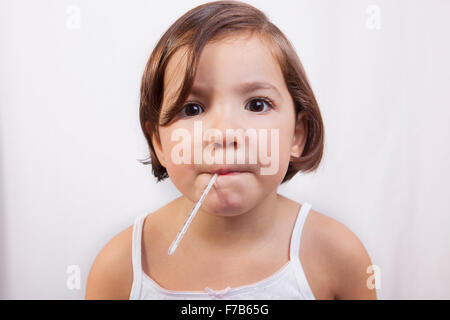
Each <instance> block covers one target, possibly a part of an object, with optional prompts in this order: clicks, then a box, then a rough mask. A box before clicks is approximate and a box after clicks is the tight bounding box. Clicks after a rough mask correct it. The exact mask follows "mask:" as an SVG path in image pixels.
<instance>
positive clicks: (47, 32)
mask: <svg viewBox="0 0 450 320" xmlns="http://www.w3.org/2000/svg"><path fill="white" fill-rule="evenodd" d="M204 2H206V1H168V0H166V1H151V0H147V1H142V0H141V1H107V0H101V1H99V0H97V1H87V0H85V1H81V0H71V1H61V0H58V1H57V0H55V1H48V0H43V1H31V0H29V1H13V0H7V1H5V0H2V1H1V5H0V25H1V27H0V46H1V47H0V48H1V50H0V106H1V113H0V125H1V127H0V130H1V131H0V138H1V140H0V165H1V166H0V298H3V299H35V298H36V299H49V298H56V299H81V298H83V297H84V290H85V286H86V280H87V275H88V272H89V269H90V266H91V264H92V262H93V260H94V258H95V256H96V254H97V253H98V252H99V250H100V249H101V248H102V247H103V246H104V245H105V244H106V242H107V241H109V240H110V239H111V238H112V237H113V236H114V235H115V234H117V233H118V232H119V231H121V230H123V229H124V228H126V227H127V226H129V225H130V224H132V222H133V220H134V218H135V216H136V215H139V214H142V213H145V212H151V211H153V210H156V209H157V208H159V207H161V206H163V205H164V204H166V203H167V202H169V201H170V200H172V199H174V198H175V197H178V196H179V192H178V190H177V189H176V188H175V187H174V186H173V184H172V183H171V182H170V181H166V182H164V183H158V184H157V183H156V182H155V181H156V180H155V179H154V178H153V176H152V174H151V168H150V166H143V165H141V164H140V163H139V162H138V161H137V160H136V159H143V158H145V157H146V156H147V155H148V150H147V148H146V143H145V139H144V137H143V134H142V133H141V131H140V126H139V118H138V107H139V86H140V79H141V76H142V72H143V69H144V66H145V63H146V61H147V58H148V56H149V54H150V52H151V50H152V49H153V46H154V45H155V44H156V41H157V40H158V39H159V37H160V36H161V35H162V33H163V32H164V31H165V30H166V29H167V28H168V27H169V26H170V24H171V23H173V22H174V21H175V20H176V19H177V18H178V17H179V16H181V15H182V14H183V13H184V12H186V11H187V10H189V9H191V8H193V7H194V6H196V5H198V4H200V3H204ZM247 2H249V3H251V4H253V5H255V6H256V7H258V8H260V9H262V10H263V11H264V12H265V13H266V14H267V15H268V16H269V17H270V18H271V19H272V21H273V22H274V23H275V24H276V25H278V26H279V27H280V29H281V30H282V31H283V32H285V34H286V35H287V37H288V38H289V39H290V40H291V41H292V42H293V44H294V45H295V47H296V49H297V52H298V54H299V56H300V58H301V60H302V62H303V64H304V66H305V69H306V72H307V74H308V77H309V79H310V81H311V84H312V87H313V90H314V92H315V93H316V96H317V99H318V101H319V106H320V107H321V110H322V115H323V119H324V123H325V155H324V159H323V163H322V165H321V166H320V168H319V170H318V171H317V172H316V173H312V174H303V175H301V174H299V175H297V176H296V177H295V178H294V179H293V180H292V181H291V182H289V183H288V184H287V185H285V186H282V187H280V189H279V191H280V193H282V194H284V195H286V196H287V197H289V198H291V199H294V200H296V201H298V202H300V203H303V202H305V201H306V202H309V203H311V204H312V205H313V208H314V209H315V210H317V211H319V212H321V213H323V214H326V215H328V216H330V217H332V218H334V219H336V220H338V221H340V222H342V223H344V224H345V225H347V226H348V227H349V228H350V229H351V230H353V232H354V233H355V234H356V235H357V236H358V237H359V238H360V239H361V241H362V242H363V244H364V245H365V246H366V248H367V250H368V252H369V255H370V257H371V259H372V262H373V264H375V265H377V266H378V267H379V268H380V271H381V273H380V284H381V288H380V289H379V290H378V296H379V298H380V299H431V298H437V299H450V273H449V272H448V271H449V270H450V235H449V233H448V228H449V227H450V200H449V190H450V182H449V181H450V169H449V166H448V162H449V160H448V159H449V157H450V144H449V143H448V138H449V137H450V132H449V131H450V129H449V126H448V124H449V120H450V111H449V108H450V105H449V102H450V91H449V89H450V86H449V84H450V62H449V57H450V43H449V39H450V36H449V30H450V19H448V16H449V13H450V1H445V0H442V1H438V0H434V1H425V0H417V1H412V0H404V1H400V0H397V1H391V0H386V1H380V0H371V1H367V0H345V1H344V0H342V1H334V0H328V1H325V0H322V1H317V0H310V1H269V0H268V1H247ZM73 266H75V267H73ZM78 268H79V269H78ZM77 270H79V271H80V280H81V281H80V287H79V288H77V286H76V283H75V286H74V285H73V284H74V282H72V281H71V280H73V279H74V278H73V276H74V275H76V274H77ZM368 276H370V275H369V274H368ZM68 284H69V285H68Z"/></svg>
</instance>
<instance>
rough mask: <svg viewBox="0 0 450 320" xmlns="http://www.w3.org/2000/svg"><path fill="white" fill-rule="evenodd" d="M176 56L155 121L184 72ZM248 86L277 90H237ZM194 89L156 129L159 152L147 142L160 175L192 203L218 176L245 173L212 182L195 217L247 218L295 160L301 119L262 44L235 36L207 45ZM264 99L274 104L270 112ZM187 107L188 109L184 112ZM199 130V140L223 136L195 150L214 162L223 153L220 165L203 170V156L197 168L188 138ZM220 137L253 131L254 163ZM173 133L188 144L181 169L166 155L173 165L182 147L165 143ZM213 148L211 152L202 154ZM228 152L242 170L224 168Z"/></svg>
mask: <svg viewBox="0 0 450 320" xmlns="http://www.w3.org/2000/svg"><path fill="white" fill-rule="evenodd" d="M183 54H184V51H183V50H179V51H178V52H177V53H176V54H175V56H174V57H173V58H172V59H171V60H170V62H169V65H168V68H167V70H166V75H165V84H164V87H165V92H164V103H163V106H162V112H161V113H164V112H165V111H167V109H168V105H169V102H173V101H174V99H175V97H177V95H176V94H177V93H176V90H177V89H178V88H179V87H180V86H181V81H182V76H183V74H182V71H183V70H184V61H185V60H184V59H183ZM252 82H262V83H267V84H271V85H272V86H273V87H275V88H276V89H272V88H257V89H253V90H251V91H248V90H247V91H245V90H243V89H242V87H241V85H242V84H244V83H252ZM193 88H194V89H193V90H192V92H191V93H190V95H189V97H188V100H187V102H186V105H185V108H184V109H183V110H182V112H181V113H180V114H179V115H178V116H177V117H175V118H174V119H173V120H172V122H171V123H170V125H168V126H167V127H160V128H159V133H160V138H161V144H158V142H157V141H156V140H155V139H153V143H154V147H155V150H156V153H157V155H158V159H159V160H160V162H161V164H162V165H163V166H164V167H165V168H166V169H167V171H168V174H169V176H170V178H171V180H172V182H173V183H174V185H175V186H176V187H177V188H178V190H180V192H181V193H183V195H184V196H186V197H187V198H188V199H190V200H191V201H192V202H196V201H198V199H199V198H200V196H201V194H202V192H203V190H204V188H205V187H206V185H207V184H208V182H209V181H210V179H211V177H212V175H213V173H214V171H216V170H217V169H221V168H228V169H232V170H233V169H234V170H238V171H245V172H241V173H238V174H236V175H219V176H218V178H217V180H216V183H215V186H214V187H213V188H212V189H211V190H210V192H209V194H208V196H207V198H206V199H205V201H204V203H203V205H202V210H205V211H207V212H210V213H213V214H219V215H238V214H241V213H244V212H247V211H248V210H250V209H252V208H253V207H255V206H256V205H258V204H260V203H261V202H262V201H263V200H264V199H265V198H266V197H267V196H268V195H269V194H273V192H276V190H277V187H278V186H279V185H280V183H281V182H282V180H283V178H284V176H285V173H286V171H287V168H288V165H289V160H290V157H291V156H295V157H298V156H300V154H301V151H302V150H303V147H304V142H305V133H306V132H305V127H304V125H303V121H302V120H301V118H302V116H303V113H300V114H299V117H298V120H297V121H296V117H295V109H294V102H293V100H292V97H291V96H290V94H289V91H288V89H287V87H286V84H285V81H284V78H283V74H282V72H281V69H280V67H279V65H278V63H277V61H276V60H275V59H274V58H273V56H272V54H271V52H270V51H269V48H268V47H267V44H266V43H265V42H262V41H261V40H260V39H259V38H258V37H255V36H252V37H250V38H249V37H248V36H245V35H240V36H238V35H234V36H230V37H227V38H225V39H223V40H220V41H218V42H211V43H208V44H207V45H206V46H205V48H204V50H203V52H202V55H201V57H200V60H199V65H198V70H197V74H196V78H195V80H194V85H193ZM195 88H199V90H196V89H195ZM264 97H267V98H268V99H269V101H272V102H273V108H271V104H270V102H267V100H266V101H265V100H264ZM261 98H263V99H261ZM191 102H194V103H192V104H190V103H191ZM195 122H196V125H195ZM199 124H201V130H202V131H203V133H205V131H208V130H210V129H212V128H215V129H218V130H219V131H216V132H218V133H221V134H222V138H221V139H220V140H212V141H209V142H208V141H205V140H204V141H203V142H201V143H202V144H201V145H200V149H197V150H200V153H201V152H205V150H209V152H210V153H209V154H211V155H216V156H217V155H218V154H220V153H217V154H216V152H220V151H222V152H223V154H222V155H223V156H221V157H220V158H221V159H222V160H223V164H218V163H217V162H215V163H213V164H207V163H206V160H205V158H204V156H203V158H202V162H201V163H196V162H195V159H194V152H195V151H194V140H195V139H197V138H198V137H199V136H198V132H197V133H195V134H194V127H195V126H198V125H199ZM198 128H199V127H197V129H198ZM180 129H183V130H184V131H183V130H181V131H180ZM226 129H234V130H236V129H242V130H243V132H244V134H245V131H246V130H248V129H254V130H256V131H255V132H256V133H257V149H256V151H257V152H256V153H254V154H253V155H255V156H256V158H257V163H250V159H249V153H250V151H249V149H250V148H249V139H248V138H247V139H246V140H245V141H246V142H245V144H242V143H239V142H237V143H236V144H235V143H234V140H228V144H227V145H226V143H227V141H226ZM259 129H263V130H262V131H265V132H266V134H265V136H264V135H260V134H259V133H258V132H259ZM175 132H178V133H180V132H181V133H182V134H185V135H186V134H187V135H188V136H189V137H187V138H189V139H190V141H189V139H188V140H184V142H188V144H189V146H190V147H189V149H190V156H189V160H190V161H188V163H181V164H177V163H176V162H177V161H179V159H175V157H174V153H173V152H175V150H177V152H175V154H176V155H177V157H178V158H179V157H180V152H179V150H180V149H179V148H180V142H181V140H180V137H179V136H178V138H176V139H175V138H172V134H174V133H175ZM235 133H236V132H235ZM196 135H197V137H196ZM219 137H220V136H219ZM184 138H186V137H184ZM200 139H201V136H200ZM197 141H198V140H197ZM236 141H238V140H236ZM241 141H242V140H241ZM214 142H219V144H214ZM222 142H223V145H222ZM213 145H214V146H215V148H214V149H207V148H210V147H212V146H213ZM174 148H175V149H174ZM227 149H232V150H228V151H234V152H235V153H236V154H241V155H243V156H244V159H245V163H244V164H237V161H236V159H237V158H234V159H232V160H234V162H231V163H230V161H227V159H226V152H227ZM173 150H174V151H173ZM246 150H247V151H246ZM184 152H187V154H188V153H189V151H183V153H182V155H186V154H184ZM260 153H263V155H264V156H265V157H263V156H262V155H261V154H260ZM264 158H265V159H266V160H267V159H270V161H271V164H267V162H264ZM197 159H198V158H197ZM269 167H271V169H270V170H266V173H265V174H261V173H262V171H261V169H262V168H269Z"/></svg>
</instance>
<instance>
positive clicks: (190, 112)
mask: <svg viewBox="0 0 450 320" xmlns="http://www.w3.org/2000/svg"><path fill="white" fill-rule="evenodd" d="M200 110H203V109H202V107H200V105H198V104H196V103H188V104H186V105H185V106H184V108H183V109H182V110H181V111H182V115H183V116H186V117H193V116H196V115H198V114H200V113H201V112H200Z"/></svg>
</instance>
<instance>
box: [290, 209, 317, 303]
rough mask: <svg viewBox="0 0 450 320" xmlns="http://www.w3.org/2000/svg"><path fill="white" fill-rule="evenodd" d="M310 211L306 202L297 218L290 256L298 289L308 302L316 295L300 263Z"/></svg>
mask: <svg viewBox="0 0 450 320" xmlns="http://www.w3.org/2000/svg"><path fill="white" fill-rule="evenodd" d="M310 209H311V205H310V204H309V203H306V202H305V203H304V204H303V205H302V206H301V208H300V212H299V213H298V216H297V221H296V222H295V226H294V231H293V232H292V237H291V246H290V250H289V255H290V259H291V261H292V265H293V266H294V274H295V278H296V280H297V284H298V288H299V290H300V292H301V293H302V295H303V298H304V299H307V300H314V299H315V297H314V294H313V292H312V290H311V287H310V286H309V283H308V281H307V279H306V275H305V272H304V270H303V266H302V263H301V261H300V242H301V238H302V231H303V226H304V224H305V220H306V217H307V216H308V213H309V211H310Z"/></svg>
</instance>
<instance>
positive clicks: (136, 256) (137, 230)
mask: <svg viewBox="0 0 450 320" xmlns="http://www.w3.org/2000/svg"><path fill="white" fill-rule="evenodd" d="M146 216H147V214H143V215H139V216H137V217H136V219H135V221H134V225H133V235H132V240H131V262H132V265H133V284H132V287H131V292H130V300H131V299H135V298H137V297H138V295H139V292H140V290H141V284H142V262H141V257H142V254H141V247H142V244H141V243H142V226H143V224H144V220H145V217H146Z"/></svg>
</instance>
